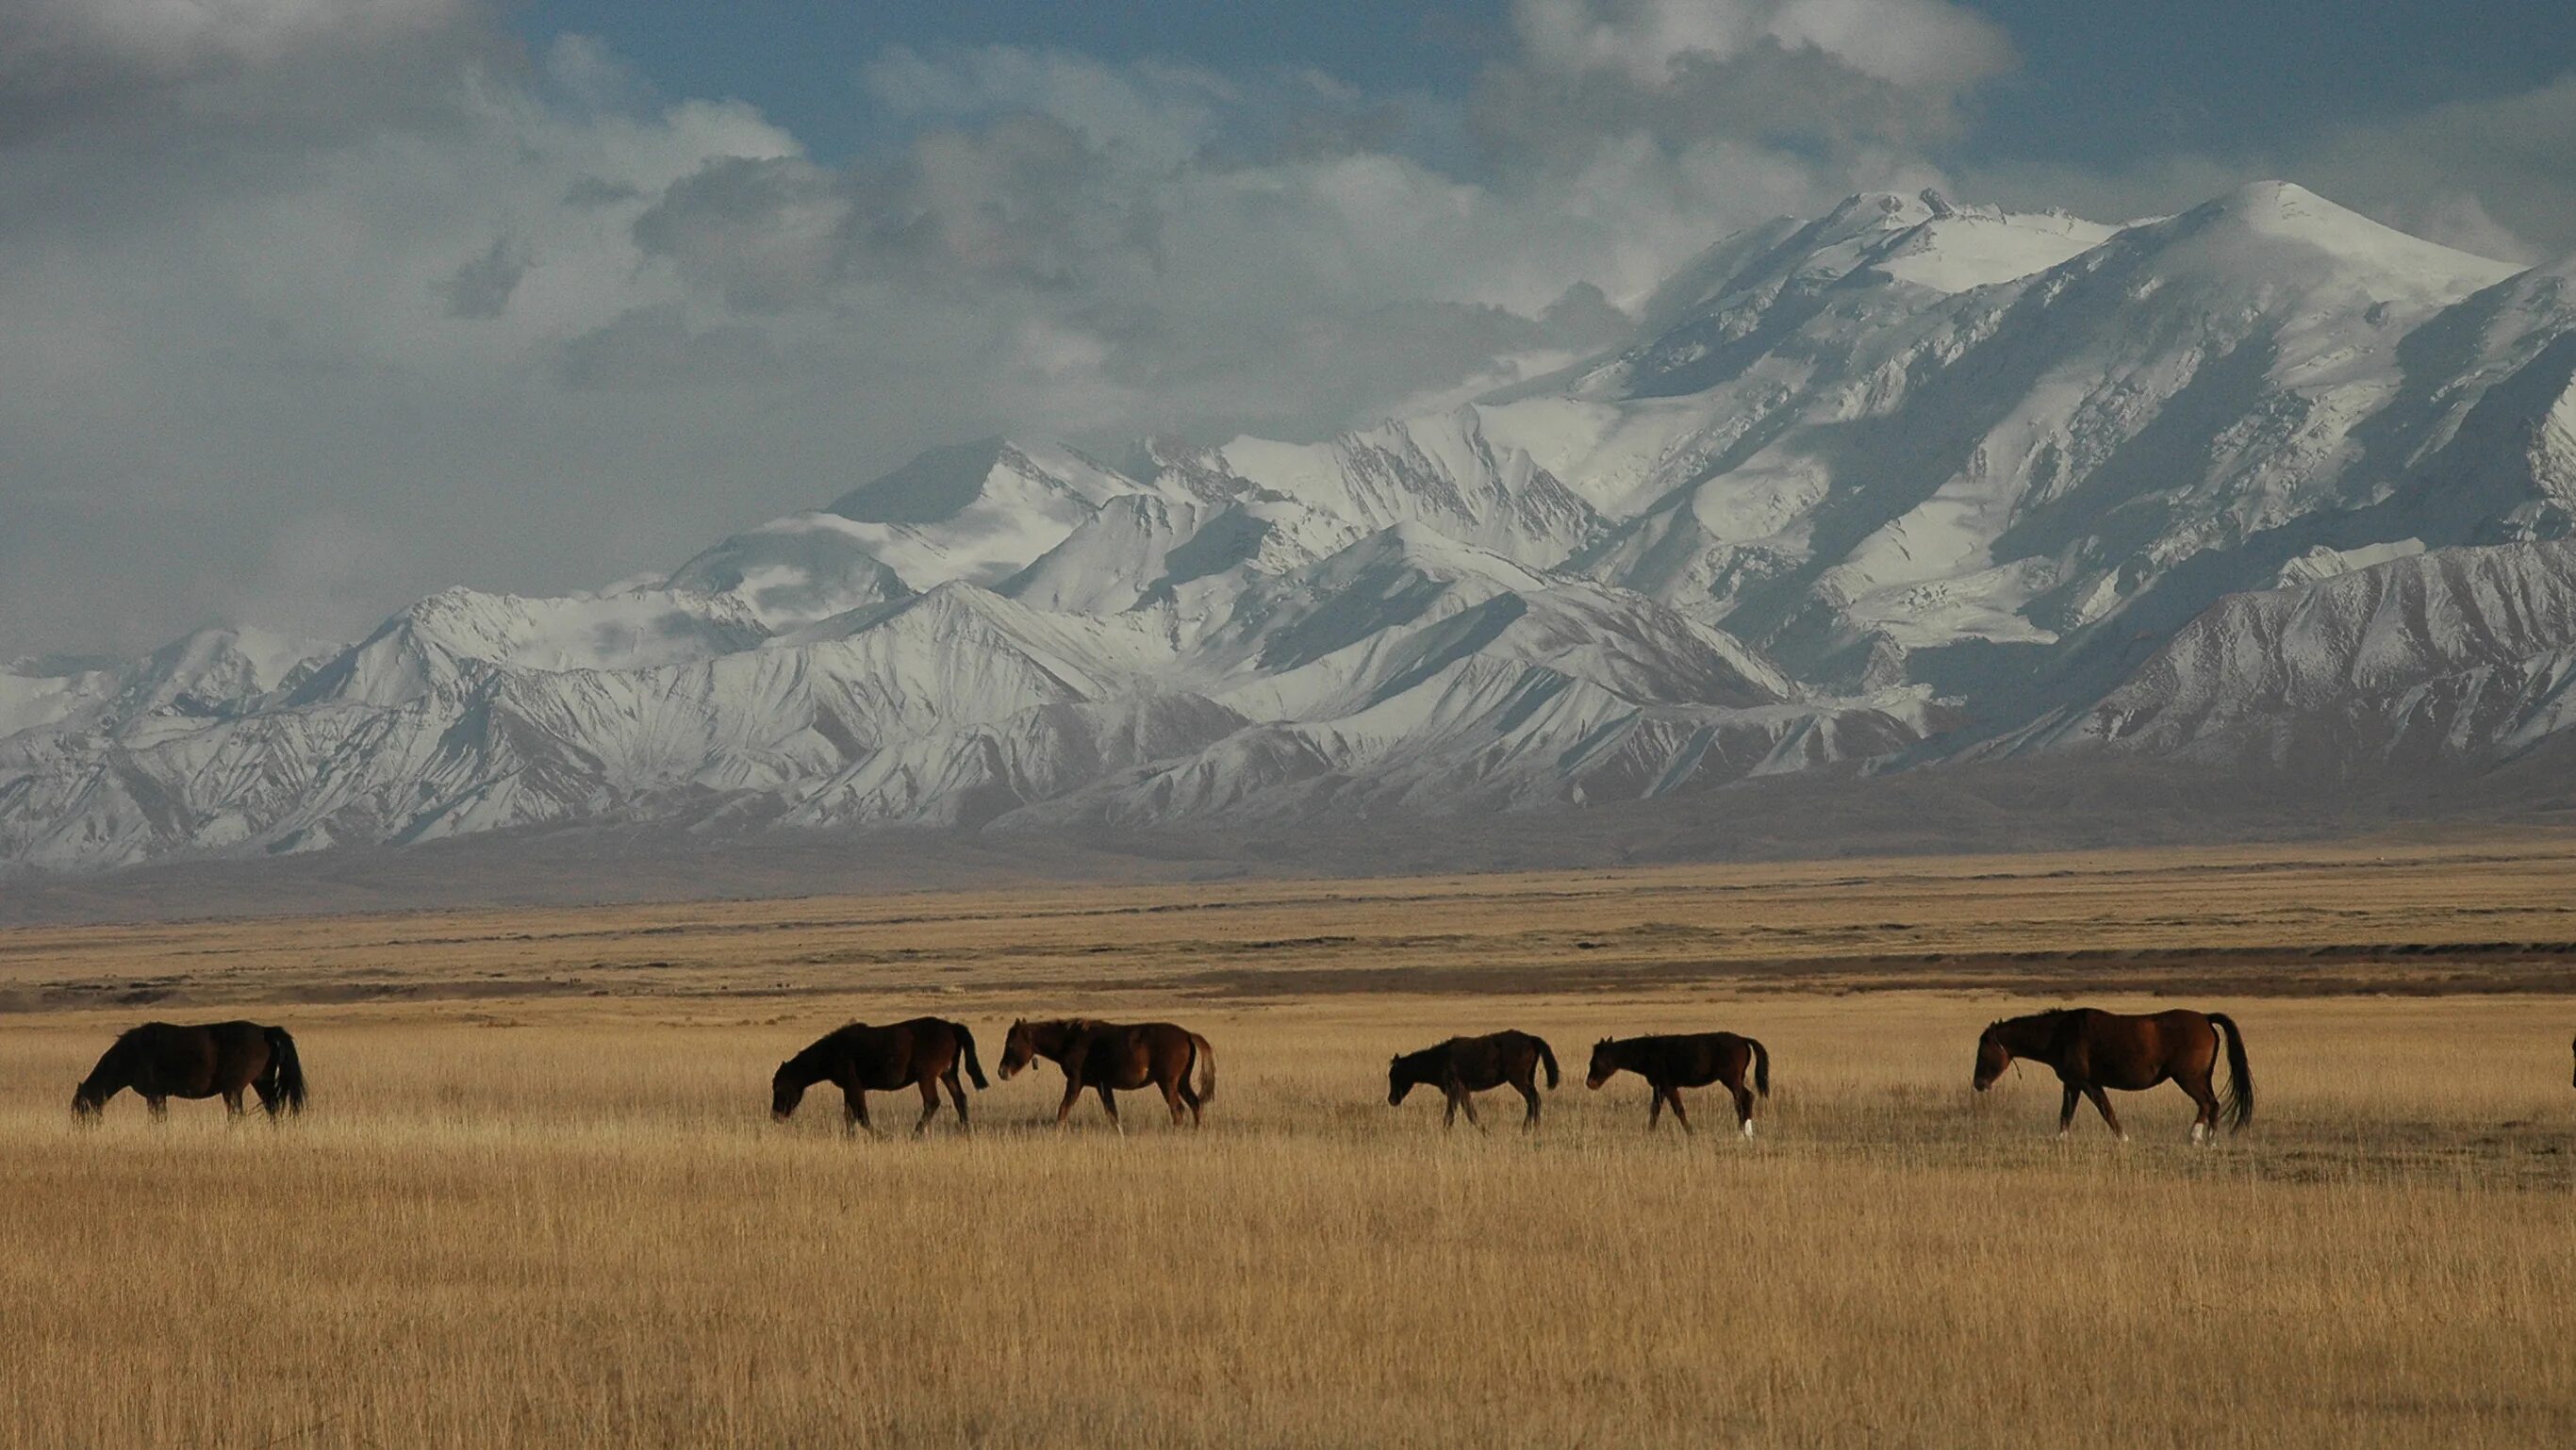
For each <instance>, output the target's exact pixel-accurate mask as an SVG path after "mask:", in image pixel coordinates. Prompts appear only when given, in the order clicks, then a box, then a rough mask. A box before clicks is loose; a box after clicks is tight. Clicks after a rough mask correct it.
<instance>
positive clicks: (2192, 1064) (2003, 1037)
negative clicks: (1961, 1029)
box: [1976, 1007, 2254, 1143]
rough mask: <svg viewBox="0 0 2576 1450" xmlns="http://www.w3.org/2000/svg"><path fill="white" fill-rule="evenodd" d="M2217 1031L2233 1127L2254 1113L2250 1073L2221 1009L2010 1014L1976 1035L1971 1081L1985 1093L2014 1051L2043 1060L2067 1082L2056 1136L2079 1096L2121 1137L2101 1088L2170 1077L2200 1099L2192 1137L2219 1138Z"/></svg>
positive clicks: (2130, 1088) (2136, 1088)
mask: <svg viewBox="0 0 2576 1450" xmlns="http://www.w3.org/2000/svg"><path fill="white" fill-rule="evenodd" d="M2222 1033H2224V1034H2225V1036H2226V1039H2227V1071H2228V1076H2229V1078H2230V1079H2231V1081H2230V1082H2229V1083H2228V1088H2227V1103H2226V1112H2227V1125H2228V1130H2229V1131H2230V1132H2238V1131H2242V1130H2243V1129H2244V1127H2245V1125H2246V1124H2247V1123H2249V1122H2252V1121H2253V1119H2254V1077H2253V1074H2252V1073H2251V1072H2250V1071H2249V1070H2248V1069H2247V1067H2246V1065H2245V1034H2244V1033H2243V1032H2241V1031H2239V1030H2238V1029H2237V1026H2236V1022H2235V1019H2233V1018H2231V1017H2229V1016H2228V1015H2227V1014H2226V1013H2224V1012H2188V1011H2183V1010H2181V1009H2179V1008H2177V1009H2176V1010H2174V1011H2171V1012H2154V1013H2149V1014H2146V1015H2144V1016H2130V1015H2127V1014H2124V1013H2119V1012H2100V1011H2096V1010H2094V1009H2093V1008H2090V1007H2063V1008H2059V1009H2058V1010H2057V1011H2054V1012H2035V1013H2032V1014H2031V1015H2030V1016H2027V1017H2007V1018H2005V1019H2004V1020H2003V1021H2001V1022H1997V1023H1994V1024H1992V1025H1990V1026H1988V1027H1987V1028H1986V1031H1985V1035H1984V1036H1982V1037H1979V1038H1978V1039H1977V1075H1976V1087H1977V1091H1979V1092H1984V1091H1985V1090H1986V1089H1987V1088H1990V1087H1992V1086H1994V1083H1995V1079H1996V1078H1998V1077H2000V1076H2002V1075H2003V1070H2004V1068H2005V1067H2007V1066H2008V1065H2010V1064H2011V1062H2012V1060H2013V1059H2014V1058H2016V1057H2027V1058H2029V1059H2030V1060H2031V1061H2033V1062H2044V1063H2046V1064H2048V1065H2049V1066H2050V1067H2053V1068H2055V1069H2057V1080H2058V1081H2059V1082H2061V1083H2064V1084H2065V1085H2066V1097H2065V1101H2064V1102H2062V1103H2061V1104H2060V1105H2059V1107H2058V1112H2057V1135H2058V1136H2059V1137H2061V1138H2062V1137H2065V1136H2066V1131H2067V1129H2068V1128H2069V1127H2070V1126H2072V1125H2073V1123H2074V1122H2075V1100H2076V1098H2077V1097H2078V1096H2079V1095H2080V1096H2083V1097H2088V1098H2091V1099H2092V1100H2093V1106H2094V1107H2096V1108H2098V1109H2100V1110H2101V1113H2102V1121H2103V1122H2104V1123H2105V1124H2107V1125H2109V1127H2110V1129H2111V1132H2112V1135H2113V1136H2115V1137H2120V1138H2126V1137H2127V1136H2129V1135H2128V1134H2127V1133H2125V1132H2123V1131H2122V1130H2121V1128H2120V1119H2119V1117H2118V1115H2117V1114H2114V1113H2113V1112H2112V1111H2111V1100H2110V1099H2108V1098H2106V1097H2104V1096H2102V1090H2103V1089H2104V1088H2118V1089H2119V1090H2120V1091H2122V1092H2132V1093H2134V1092H2144V1091H2145V1090H2147V1089H2148V1088H2151V1087H2154V1086H2155V1085H2156V1084H2158V1083H2160V1082H2163V1081H2165V1080H2166V1079H2168V1078H2170V1079H2172V1080H2173V1081H2174V1082H2175V1083H2176V1084H2177V1085H2179V1086H2180V1087H2181V1088H2182V1090H2183V1091H2184V1092H2187V1093H2189V1094H2191V1100H2192V1101H2193V1102H2194V1103H2197V1104H2198V1105H2199V1106H2200V1112H2199V1114H2198V1115H2197V1116H2195V1117H2194V1118H2193V1119H2192V1120H2191V1140H2192V1141H2193V1142H2195V1143H2203V1142H2209V1143H2214V1142H2216V1141H2218V1116H2219V1099H2218V1094H2217V1093H2216V1092H2215V1091H2213V1090H2212V1079H2213V1078H2214V1077H2215V1076H2216V1074H2217V1067H2218V1046H2219V1037H2220V1035H2221V1034H2222Z"/></svg>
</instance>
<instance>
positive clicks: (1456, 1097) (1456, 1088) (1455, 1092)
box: [1449, 1083, 1485, 1133]
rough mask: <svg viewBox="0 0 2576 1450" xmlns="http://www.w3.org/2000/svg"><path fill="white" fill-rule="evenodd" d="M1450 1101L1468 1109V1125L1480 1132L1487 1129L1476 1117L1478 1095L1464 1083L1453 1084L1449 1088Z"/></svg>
mask: <svg viewBox="0 0 2576 1450" xmlns="http://www.w3.org/2000/svg"><path fill="white" fill-rule="evenodd" d="M1449 1101H1451V1102H1453V1103H1456V1104H1457V1105H1458V1106H1459V1107H1461V1108H1463V1109H1465V1110H1466V1113H1467V1126H1468V1127H1470V1128H1473V1129H1475V1130H1476V1131H1477V1132H1479V1133H1481V1132H1483V1131H1485V1125H1484V1124H1483V1123H1481V1122H1479V1121H1477V1118H1476V1095H1475V1094H1474V1093H1471V1092H1469V1091H1467V1088H1466V1085H1465V1084H1464V1083H1459V1084H1455V1085H1453V1086H1451V1088H1450V1089H1449Z"/></svg>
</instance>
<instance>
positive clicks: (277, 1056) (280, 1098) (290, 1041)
mask: <svg viewBox="0 0 2576 1450" xmlns="http://www.w3.org/2000/svg"><path fill="white" fill-rule="evenodd" d="M266 1031H267V1034H268V1079H269V1092H270V1094H271V1096H270V1098H269V1100H268V1112H269V1116H271V1117H275V1116H276V1115H277V1109H278V1106H279V1105H280V1104H284V1105H285V1108H286V1110H287V1111H288V1112H290V1113H300V1112H302V1111H304V1097H305V1093H304V1064H303V1062H302V1061H300V1060H299V1059H298V1058H297V1057H296V1055H295V1039H294V1038H292V1037H290V1036H288V1035H287V1032H286V1029H285V1028H283V1027H271V1028H268V1029H266Z"/></svg>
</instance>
